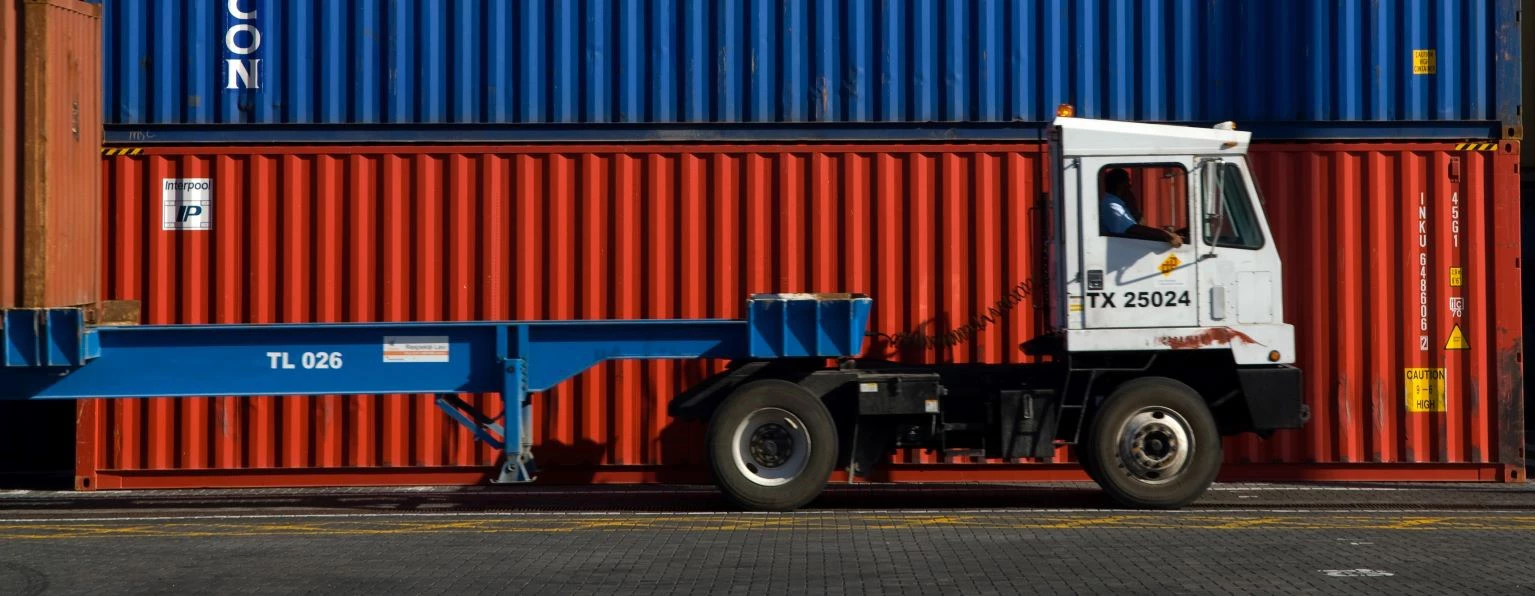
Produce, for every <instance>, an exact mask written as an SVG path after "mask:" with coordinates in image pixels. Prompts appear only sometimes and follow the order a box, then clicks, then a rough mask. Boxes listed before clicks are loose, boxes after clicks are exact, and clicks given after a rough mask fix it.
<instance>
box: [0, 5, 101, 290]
mask: <svg viewBox="0 0 1535 596" xmlns="http://www.w3.org/2000/svg"><path fill="white" fill-rule="evenodd" d="M100 11H101V9H100V7H98V6H95V5H92V4H88V3H85V2H79V1H77V0H5V1H3V2H0V308H6V307H17V306H21V307H47V306H73V305H80V304H89V303H92V302H95V301H96V300H97V299H98V298H99V290H100V286H99V278H100V275H101V273H100V268H99V266H98V265H99V259H100V256H101V247H100V230H101V222H100V219H99V218H98V214H99V211H100V210H99V209H98V207H97V206H98V205H99V204H100V194H99V193H100V192H101V185H100V182H101V179H100V177H99V176H100V169H99V168H100V159H101V157H100V154H99V151H100V147H101V103H100V102H101V94H100V85H101V76H102V72H101V36H100V33H99V30H100V27H101V19H100Z"/></svg>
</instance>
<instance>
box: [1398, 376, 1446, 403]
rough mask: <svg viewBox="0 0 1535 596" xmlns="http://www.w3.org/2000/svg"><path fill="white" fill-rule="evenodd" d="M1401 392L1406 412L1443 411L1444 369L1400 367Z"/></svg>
mask: <svg viewBox="0 0 1535 596" xmlns="http://www.w3.org/2000/svg"><path fill="white" fill-rule="evenodd" d="M1402 377H1403V379H1402V380H1403V384H1402V388H1403V393H1404V394H1405V395H1406V397H1407V411H1408V412H1443V411H1444V369H1442V368H1404V369H1402Z"/></svg>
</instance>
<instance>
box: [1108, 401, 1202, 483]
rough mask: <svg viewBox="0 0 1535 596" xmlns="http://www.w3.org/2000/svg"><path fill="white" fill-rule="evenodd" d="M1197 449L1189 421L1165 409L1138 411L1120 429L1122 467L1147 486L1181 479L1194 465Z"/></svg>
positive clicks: (1154, 407) (1148, 407)
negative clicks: (1192, 464) (1190, 466)
mask: <svg viewBox="0 0 1535 596" xmlns="http://www.w3.org/2000/svg"><path fill="white" fill-rule="evenodd" d="M1194 449H1195V445H1194V429H1193V428H1192V427H1191V426H1190V425H1189V422H1188V420H1187V419H1185V418H1184V417H1183V416H1182V415H1181V414H1179V413H1178V412H1176V411H1174V410H1172V409H1169V408H1165V407H1162V406H1147V407H1144V408H1141V409H1139V410H1136V411H1135V413H1134V414H1131V415H1130V417H1129V418H1126V419H1125V423H1124V424H1123V425H1121V426H1120V429H1119V441H1118V449H1117V451H1118V453H1117V455H1118V456H1119V457H1118V460H1119V467H1120V469H1122V470H1124V471H1125V473H1127V474H1129V476H1130V477H1131V478H1134V479H1135V480H1137V481H1139V482H1142V483H1145V484H1167V483H1169V482H1172V481H1174V480H1177V479H1178V478H1179V477H1180V476H1182V475H1183V474H1184V472H1186V471H1188V468H1189V465H1190V464H1191V463H1192V462H1193V455H1194Z"/></svg>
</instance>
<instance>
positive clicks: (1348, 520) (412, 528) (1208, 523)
mask: <svg viewBox="0 0 1535 596" xmlns="http://www.w3.org/2000/svg"><path fill="white" fill-rule="evenodd" d="M958 527H963V528H992V529H1020V530H1067V531H1091V530H1098V529H1121V530H1123V529H1135V530H1196V531H1248V530H1385V531H1412V532H1432V531H1467V530H1475V531H1504V532H1530V531H1535V515H1418V514H1397V515H1378V514H1377V515H1364V514H1359V515H1355V514H1341V515H1328V514H1314V513H1313V514H1296V515H1274V514H1267V515H1257V514H1235V515H1220V514H1209V515H1203V514H1197V515H1154V514H1144V515H1143V514H1119V515H1060V514H1051V515H1029V514H1018V515H1006V514H1004V515H952V514H951V515H927V514H914V515H900V514H894V515H889V514H887V515H859V516H851V517H849V516H839V515H822V514H810V515H788V516H736V515H727V516H676V515H665V516H651V515H632V516H590V517H589V516H572V517H554V518H488V519H486V518H482V519H462V518H458V519H425V520H423V519H390V520H369V521H356V520H344V521H343V520H324V521H315V520H302V519H295V520H289V521H276V522H274V521H273V520H270V519H263V520H259V521H258V520H253V521H251V522H242V521H237V520H219V521H211V522H208V521H163V522H160V521H156V522H141V523H134V522H122V523H97V522H49V521H41V520H40V521H37V522H28V523H17V524H3V525H0V540H3V539H22V540H47V539H84V538H114V537H119V538H143V537H162V538H163V537H173V538H202V537H208V538H230V537H234V536H274V535H278V536H342V535H346V536H359V535H398V534H438V533H450V532H471V533H535V534H570V533H580V532H600V531H609V530H614V529H624V530H637V529H644V530H663V531H684V532H734V531H742V530H752V531H794V530H798V531H807V532H815V531H836V532H848V531H884V530H908V531H909V530H916V529H924V528H926V529H936V528H958Z"/></svg>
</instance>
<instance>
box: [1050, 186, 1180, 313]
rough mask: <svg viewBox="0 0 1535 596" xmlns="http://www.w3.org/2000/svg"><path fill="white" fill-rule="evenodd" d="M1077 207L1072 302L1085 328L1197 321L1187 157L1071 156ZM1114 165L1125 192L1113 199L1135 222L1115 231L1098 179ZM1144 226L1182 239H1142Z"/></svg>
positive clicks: (1118, 219)
mask: <svg viewBox="0 0 1535 596" xmlns="http://www.w3.org/2000/svg"><path fill="white" fill-rule="evenodd" d="M1079 165H1080V168H1081V169H1080V171H1079V172H1078V178H1077V180H1079V183H1078V189H1079V192H1078V193H1077V197H1076V198H1077V200H1078V204H1077V213H1079V214H1080V217H1079V218H1078V223H1079V229H1078V231H1079V234H1080V236H1079V238H1081V239H1082V241H1081V242H1080V243H1079V246H1080V247H1081V257H1080V260H1079V262H1080V263H1081V271H1080V272H1079V273H1078V275H1079V276H1080V277H1079V279H1080V281H1081V286H1080V287H1081V288H1082V291H1083V294H1082V295H1081V297H1080V307H1079V305H1078V302H1077V299H1076V297H1073V299H1072V304H1071V309H1072V310H1077V309H1078V308H1080V309H1081V313H1082V317H1083V318H1082V323H1083V327H1084V328H1086V329H1118V328H1138V327H1193V326H1195V325H1197V324H1198V322H1199V309H1198V307H1197V305H1196V302H1197V300H1196V299H1197V296H1196V292H1197V287H1198V286H1197V281H1198V280H1197V270H1198V267H1196V264H1195V259H1196V250H1195V246H1194V244H1193V243H1192V242H1190V239H1189V229H1190V226H1189V221H1190V214H1191V213H1198V211H1197V208H1196V207H1195V205H1196V202H1195V196H1196V195H1195V193H1194V192H1193V188H1194V185H1193V184H1191V176H1190V172H1191V171H1192V170H1193V167H1194V162H1193V158H1192V157H1186V158H1185V157H1158V158H1155V160H1154V161H1150V160H1137V159H1134V158H1116V157H1092V158H1082V159H1081V161H1080V162H1079ZM1116 170H1122V171H1124V172H1125V173H1126V174H1128V178H1129V189H1130V190H1129V192H1124V191H1123V190H1121V194H1125V195H1128V196H1120V197H1119V199H1120V201H1119V203H1120V204H1122V205H1123V206H1124V207H1126V208H1127V209H1128V211H1129V215H1130V217H1131V218H1132V219H1133V220H1134V223H1135V224H1136V225H1138V226H1142V228H1141V229H1137V230H1132V231H1123V232H1121V231H1116V230H1115V229H1114V228H1116V227H1120V226H1122V225H1123V224H1124V223H1125V220H1124V219H1123V215H1122V214H1119V213H1118V210H1117V209H1115V208H1114V207H1115V204H1114V203H1113V202H1112V201H1109V200H1106V199H1105V198H1104V192H1105V190H1107V189H1106V188H1104V184H1105V182H1106V179H1108V178H1109V177H1110V173H1111V172H1114V171H1116ZM1147 229H1150V230H1162V231H1172V232H1173V233H1176V234H1178V235H1179V236H1180V237H1181V238H1183V240H1184V243H1183V245H1182V246H1180V247H1174V246H1173V245H1172V244H1171V243H1170V242H1169V241H1168V240H1167V239H1166V238H1160V237H1159V239H1149V238H1145V237H1135V235H1136V234H1139V235H1142V236H1150V235H1151V234H1149V233H1147Z"/></svg>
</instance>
